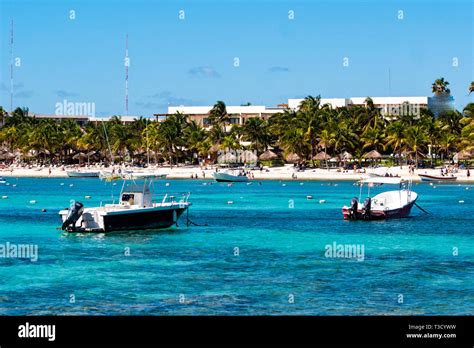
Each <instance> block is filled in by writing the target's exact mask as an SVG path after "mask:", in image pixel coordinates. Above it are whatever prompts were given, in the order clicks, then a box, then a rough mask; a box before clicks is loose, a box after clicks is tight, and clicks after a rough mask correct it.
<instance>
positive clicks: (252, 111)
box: [154, 104, 287, 127]
mask: <svg viewBox="0 0 474 348" xmlns="http://www.w3.org/2000/svg"><path fill="white" fill-rule="evenodd" d="M286 108H287V104H283V105H279V106H277V107H274V108H271V107H266V106H263V105H243V106H227V108H226V109H227V113H228V114H229V118H230V124H231V125H233V124H244V123H245V121H246V120H247V119H249V118H252V117H259V118H264V119H267V118H269V117H270V116H272V115H274V114H277V113H280V112H283V111H284V110H285V109H286ZM211 109H212V105H210V106H169V107H168V113H166V114H154V116H155V117H156V119H157V120H158V121H162V120H164V119H165V118H166V117H167V116H170V115H173V114H175V113H177V112H180V113H182V114H184V115H187V116H188V119H189V120H193V121H196V123H198V124H200V125H201V126H203V127H207V126H209V120H208V118H209V111H211Z"/></svg>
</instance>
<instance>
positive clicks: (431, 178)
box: [418, 174, 457, 182]
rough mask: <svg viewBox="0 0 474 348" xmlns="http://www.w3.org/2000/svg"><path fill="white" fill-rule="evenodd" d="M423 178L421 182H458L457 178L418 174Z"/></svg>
mask: <svg viewBox="0 0 474 348" xmlns="http://www.w3.org/2000/svg"><path fill="white" fill-rule="evenodd" d="M418 176H419V177H420V178H421V181H435V182H452V181H456V180H457V177H456V176H434V175H427V174H418Z"/></svg>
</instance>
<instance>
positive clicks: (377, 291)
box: [0, 178, 474, 315]
mask: <svg viewBox="0 0 474 348" xmlns="http://www.w3.org/2000/svg"><path fill="white" fill-rule="evenodd" d="M8 182H9V184H10V185H9V186H6V185H0V196H8V198H7V199H0V244H5V243H7V242H9V243H11V244H35V245H37V246H38V260H37V261H36V262H34V261H31V260H28V259H17V258H0V314H1V315H47V314H58V315H80V314H85V315H99V314H100V315H376V314H382V315H383V314H387V315H402V314H406V315H428V314H430V315H436V314H439V315H472V314H474V186H473V185H470V186H469V185H466V184H450V185H437V184H435V185H434V186H430V185H428V184H418V185H414V187H413V190H414V191H416V192H417V193H418V194H419V195H420V198H419V200H418V203H419V204H420V205H421V206H422V207H423V208H424V209H426V210H428V211H429V212H430V214H429V215H426V214H424V213H422V212H421V211H419V210H418V209H417V208H414V209H413V211H412V217H411V218H407V219H400V220H391V221H374V222H363V221H356V222H349V221H343V219H342V214H341V206H342V205H344V204H348V203H349V202H350V199H351V198H352V197H353V196H355V195H357V194H358V187H356V186H353V183H352V182H308V181H306V182H300V181H291V182H279V181H262V183H261V185H260V184H259V183H258V182H253V183H252V184H251V185H247V184H245V183H243V184H234V185H233V186H228V185H227V184H218V183H212V184H210V183H211V182H210V181H202V180H164V181H157V182H156V183H155V191H156V192H157V193H159V192H161V193H162V192H166V191H170V192H182V191H190V192H192V194H191V197H190V201H192V202H193V206H192V207H191V210H190V215H189V216H190V218H191V220H193V221H194V222H195V223H197V224H200V225H206V224H207V226H189V227H186V219H185V216H183V217H182V219H181V220H180V224H179V227H178V228H176V227H174V228H172V229H169V230H165V231H156V232H135V233H130V234H127V233H125V234H124V233H121V234H110V235H104V234H80V235H74V234H69V235H68V234H65V233H63V232H62V231H59V230H57V229H56V227H57V226H59V224H60V219H59V216H58V215H57V212H58V210H60V209H62V208H65V207H67V206H68V205H69V200H70V199H76V200H78V201H81V202H83V203H84V204H85V205H86V206H95V205H98V204H100V202H101V201H107V200H109V199H110V197H111V194H112V193H114V192H115V194H117V193H118V192H119V190H120V184H117V185H115V186H113V185H112V184H110V183H104V182H102V181H100V180H98V179H26V178H25V179H14V178H11V179H8ZM166 183H169V186H166ZM86 195H89V196H91V199H84V197H85V196H86ZM307 195H312V196H313V199H312V200H308V199H306V196H307ZM32 200H35V201H36V203H31V202H30V201H32ZM320 200H325V201H326V202H325V203H319V201H320ZM229 201H232V202H233V204H228V202H229ZM460 201H464V203H460ZM42 209H46V212H43V211H42ZM333 243H337V244H338V245H339V244H356V245H359V246H363V247H364V260H363V261H358V260H357V259H354V258H331V257H326V256H325V251H326V246H327V245H332V244H333ZM237 248H238V249H237ZM127 251H129V255H128V256H127V255H125V254H126V253H127ZM456 251H457V252H456ZM453 254H454V255H453ZM400 295H402V296H403V301H401V296H400Z"/></svg>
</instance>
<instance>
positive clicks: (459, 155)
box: [454, 150, 474, 161]
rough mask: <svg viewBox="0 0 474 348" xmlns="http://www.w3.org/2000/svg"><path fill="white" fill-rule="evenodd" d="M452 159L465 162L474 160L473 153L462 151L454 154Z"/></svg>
mask: <svg viewBox="0 0 474 348" xmlns="http://www.w3.org/2000/svg"><path fill="white" fill-rule="evenodd" d="M454 157H455V159H457V160H458V161H466V160H470V159H473V158H474V153H473V152H470V151H467V150H463V151H459V152H458V153H457V154H455V155H454Z"/></svg>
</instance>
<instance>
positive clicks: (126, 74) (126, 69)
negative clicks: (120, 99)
mask: <svg viewBox="0 0 474 348" xmlns="http://www.w3.org/2000/svg"><path fill="white" fill-rule="evenodd" d="M129 65H130V58H129V57H128V33H127V34H126V35H125V116H128V66H129Z"/></svg>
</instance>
